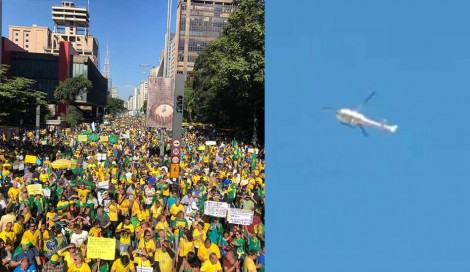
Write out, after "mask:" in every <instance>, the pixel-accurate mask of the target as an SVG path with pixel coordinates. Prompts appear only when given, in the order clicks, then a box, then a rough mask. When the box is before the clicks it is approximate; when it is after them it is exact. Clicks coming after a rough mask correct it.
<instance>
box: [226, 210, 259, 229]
mask: <svg viewBox="0 0 470 272" xmlns="http://www.w3.org/2000/svg"><path fill="white" fill-rule="evenodd" d="M253 215H254V212H253V211H250V210H243V209H236V208H229V209H228V211H227V221H228V222H229V223H230V224H237V225H244V226H249V225H251V224H252V223H253Z"/></svg>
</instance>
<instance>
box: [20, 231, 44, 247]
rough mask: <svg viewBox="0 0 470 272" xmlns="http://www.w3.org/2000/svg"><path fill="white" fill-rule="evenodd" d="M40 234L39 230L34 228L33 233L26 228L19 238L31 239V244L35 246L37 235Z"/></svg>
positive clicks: (36, 244) (37, 240)
mask: <svg viewBox="0 0 470 272" xmlns="http://www.w3.org/2000/svg"><path fill="white" fill-rule="evenodd" d="M40 236H41V232H40V231H39V230H36V231H35V232H34V234H33V233H32V232H31V231H30V230H27V231H25V233H24V234H23V237H22V238H21V240H23V239H25V238H27V239H28V240H29V241H31V243H32V244H33V246H35V247H36V248H37V247H38V244H39V237H40Z"/></svg>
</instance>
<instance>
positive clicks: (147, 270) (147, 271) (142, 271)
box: [135, 266, 153, 272]
mask: <svg viewBox="0 0 470 272" xmlns="http://www.w3.org/2000/svg"><path fill="white" fill-rule="evenodd" d="M135 268H136V269H137V272H153V268H151V267H144V266H136V267H135Z"/></svg>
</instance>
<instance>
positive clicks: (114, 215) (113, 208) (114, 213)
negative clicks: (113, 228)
mask: <svg viewBox="0 0 470 272" xmlns="http://www.w3.org/2000/svg"><path fill="white" fill-rule="evenodd" d="M108 208H109V212H108V216H109V220H110V221H113V222H116V221H118V208H117V205H113V204H111V205H109V207H108Z"/></svg>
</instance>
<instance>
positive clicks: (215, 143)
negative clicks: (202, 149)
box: [206, 141, 217, 145]
mask: <svg viewBox="0 0 470 272" xmlns="http://www.w3.org/2000/svg"><path fill="white" fill-rule="evenodd" d="M206 145H217V142H216V141H206Z"/></svg>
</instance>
